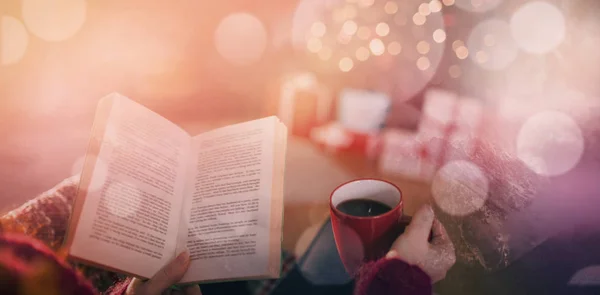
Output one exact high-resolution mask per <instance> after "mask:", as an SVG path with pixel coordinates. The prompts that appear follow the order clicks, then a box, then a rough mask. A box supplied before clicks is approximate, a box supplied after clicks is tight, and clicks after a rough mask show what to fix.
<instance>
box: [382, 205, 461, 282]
mask: <svg viewBox="0 0 600 295" xmlns="http://www.w3.org/2000/svg"><path fill="white" fill-rule="evenodd" d="M432 231H433V237H432V240H431V242H429V235H430V233H431V232H432ZM386 257H387V258H389V259H393V258H399V259H402V260H403V261H405V262H407V263H409V264H412V265H417V266H419V267H420V268H421V269H422V270H423V271H424V272H425V273H427V274H428V275H429V277H430V278H431V281H432V282H433V283H435V282H438V281H440V280H442V279H444V278H445V277H446V272H448V270H449V269H450V268H451V267H452V265H454V263H455V262H456V254H455V253H454V245H452V241H450V238H449V237H448V234H447V233H446V230H445V229H444V226H443V225H442V224H441V223H440V222H439V221H438V220H437V219H436V218H435V216H434V214H433V210H432V208H431V206H429V205H425V206H423V207H421V208H420V209H419V210H418V211H417V213H416V214H415V216H414V217H413V218H412V221H411V222H410V224H409V225H408V226H407V227H406V231H405V232H404V233H403V234H402V235H400V237H398V239H396V241H395V242H394V244H393V245H392V249H391V250H390V252H388V254H387V256H386Z"/></svg>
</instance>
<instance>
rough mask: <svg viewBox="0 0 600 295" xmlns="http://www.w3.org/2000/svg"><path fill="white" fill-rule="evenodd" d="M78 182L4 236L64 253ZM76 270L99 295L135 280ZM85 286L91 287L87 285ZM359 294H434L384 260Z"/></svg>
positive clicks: (23, 216) (63, 186)
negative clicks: (22, 237) (15, 235)
mask: <svg viewBox="0 0 600 295" xmlns="http://www.w3.org/2000/svg"><path fill="white" fill-rule="evenodd" d="M77 182H78V177H73V178H69V179H67V180H65V181H63V182H62V183H60V184H59V185H57V186H56V187H55V188H53V189H51V190H49V191H48V192H46V193H44V194H42V195H40V196H38V197H37V198H35V199H33V200H31V201H29V202H27V203H26V204H24V205H23V206H21V207H19V208H17V209H15V210H13V211H11V212H9V213H8V214H6V215H4V216H2V217H0V232H2V231H3V232H11V233H21V234H24V235H26V236H29V237H32V238H34V239H36V240H38V241H41V242H43V243H44V244H45V245H46V246H48V247H49V248H50V249H52V250H54V251H59V252H61V249H60V246H61V245H62V242H63V240H64V236H65V233H66V229H67V224H68V219H69V214H70V212H71V209H72V208H71V206H72V203H73V200H74V199H75V195H76V192H77ZM3 242H4V245H7V243H6V239H5V238H4V237H0V245H2V244H3ZM33 243H35V242H33ZM19 245H21V244H19ZM9 246H10V243H9ZM19 247H21V246H19ZM32 249H37V250H38V251H42V252H43V253H42V254H43V255H42V256H44V257H46V258H51V259H52V260H57V261H60V259H59V258H56V256H49V253H51V251H45V250H40V249H41V248H40V247H39V246H36V247H33V248H32ZM29 251H32V250H29ZM293 263H294V260H293V258H292V259H290V257H285V255H284V265H283V276H285V275H286V273H287V272H288V271H289V270H290V269H291V265H293ZM57 265H63V264H60V263H59V264H57ZM73 266H75V267H76V268H77V269H78V270H80V271H81V272H82V273H83V275H84V276H85V277H86V278H87V280H89V281H90V283H91V284H92V285H93V286H94V287H95V288H96V289H98V291H100V292H103V293H105V294H111V295H118V294H124V293H125V290H126V289H127V286H128V285H129V282H130V281H131V278H126V277H125V276H122V275H119V274H115V273H112V272H108V271H104V270H100V269H96V268H93V267H88V266H83V265H76V264H74V265H73ZM0 268H1V265H0ZM82 284H84V285H88V284H87V283H85V282H82ZM270 286H272V284H263V286H262V288H261V289H260V290H255V292H254V293H255V294H268V291H269V287H270ZM15 294H17V293H15ZM355 294H357V295H370V294H377V295H386V294H390V295H391V294H394V295H399V294H400V295H401V294H410V295H420V294H424V295H425V294H427V295H430V294H432V286H431V279H430V278H429V276H428V275H427V274H426V273H425V272H423V271H422V270H421V269H420V268H418V267H416V266H411V265H409V264H407V263H405V262H403V261H402V260H399V259H381V260H379V261H375V262H370V263H366V264H365V265H363V267H362V268H361V270H360V272H359V273H358V274H357V277H356V284H355Z"/></svg>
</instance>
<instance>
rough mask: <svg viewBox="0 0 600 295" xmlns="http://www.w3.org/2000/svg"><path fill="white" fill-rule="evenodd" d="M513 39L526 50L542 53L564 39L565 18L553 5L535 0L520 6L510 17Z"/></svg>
mask: <svg viewBox="0 0 600 295" xmlns="http://www.w3.org/2000/svg"><path fill="white" fill-rule="evenodd" d="M510 28H511V31H512V35H513V38H514V40H515V41H516V42H517V44H518V45H519V47H520V48H521V49H523V50H524V51H526V52H529V53H536V54H544V53H547V52H549V51H552V50H553V49H555V48H556V47H557V46H558V45H560V43H562V41H563V40H564V39H565V34H566V27H565V18H564V16H563V14H562V13H561V11H560V10H559V9H558V8H557V7H556V6H554V5H552V4H550V3H547V2H543V1H535V2H528V3H526V4H524V5H523V6H521V8H519V10H517V11H516V12H515V13H514V14H513V16H512V18H511V19H510Z"/></svg>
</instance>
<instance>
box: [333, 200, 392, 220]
mask: <svg viewBox="0 0 600 295" xmlns="http://www.w3.org/2000/svg"><path fill="white" fill-rule="evenodd" d="M336 208H337V209H338V210H340V211H341V212H342V213H345V214H348V215H351V216H356V217H373V216H377V215H381V214H384V213H387V212H389V211H390V210H392V208H391V207H390V206H388V205H386V204H384V203H381V202H378V201H375V200H369V199H352V200H346V201H343V202H341V203H340V204H338V205H337V207H336Z"/></svg>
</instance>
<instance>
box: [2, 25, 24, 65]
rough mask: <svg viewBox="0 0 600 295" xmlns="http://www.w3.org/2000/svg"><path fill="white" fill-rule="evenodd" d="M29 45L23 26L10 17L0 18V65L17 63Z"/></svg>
mask: <svg viewBox="0 0 600 295" xmlns="http://www.w3.org/2000/svg"><path fill="white" fill-rule="evenodd" d="M28 45H29V34H28V33H27V29H25V25H23V23H21V21H19V20H18V19H16V18H14V17H12V16H6V15H5V16H1V17H0V64H2V65H10V64H15V63H18V62H19V61H20V60H21V59H22V58H23V56H24V55H25V52H26V51H27V46H28Z"/></svg>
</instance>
